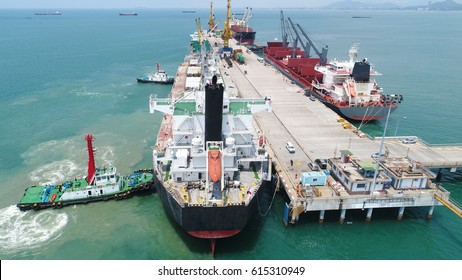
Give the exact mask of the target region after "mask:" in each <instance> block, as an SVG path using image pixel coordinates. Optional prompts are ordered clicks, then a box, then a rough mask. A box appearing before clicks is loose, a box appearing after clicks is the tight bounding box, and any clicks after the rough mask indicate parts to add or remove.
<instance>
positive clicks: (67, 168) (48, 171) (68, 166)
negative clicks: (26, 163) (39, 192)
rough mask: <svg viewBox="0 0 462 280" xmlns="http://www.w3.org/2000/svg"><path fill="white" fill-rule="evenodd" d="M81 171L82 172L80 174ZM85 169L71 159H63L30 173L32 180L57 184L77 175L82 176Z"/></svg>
mask: <svg viewBox="0 0 462 280" xmlns="http://www.w3.org/2000/svg"><path fill="white" fill-rule="evenodd" d="M78 171H80V173H81V174H78ZM82 174H83V169H80V168H79V166H78V165H77V164H76V163H74V162H73V161H71V160H67V159H66V160H61V161H56V162H52V163H49V164H45V165H44V166H41V167H39V168H37V169H36V170H34V171H32V172H31V173H30V179H31V181H32V182H38V183H39V184H57V183H59V182H62V181H64V180H66V179H72V178H73V177H75V176H78V175H80V176H82Z"/></svg>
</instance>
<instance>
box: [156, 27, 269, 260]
mask: <svg viewBox="0 0 462 280" xmlns="http://www.w3.org/2000/svg"><path fill="white" fill-rule="evenodd" d="M198 29H199V27H198ZM202 32H203V31H202V30H198V32H196V33H195V34H194V35H192V36H191V37H192V42H191V49H190V53H189V54H188V55H187V56H186V57H185V63H184V64H182V65H187V67H188V68H187V69H183V70H184V72H185V73H188V74H190V75H188V76H186V81H182V80H179V81H178V83H179V86H181V85H183V90H179V92H183V93H182V94H181V96H177V94H176V93H177V92H176V89H177V88H178V87H177V86H176V85H175V86H174V87H173V88H172V93H171V98H157V96H155V95H151V97H150V101H149V106H150V112H151V113H154V112H155V111H159V112H163V113H164V117H163V121H162V124H161V127H160V130H159V133H158V137H157V143H156V146H155V148H154V150H153V166H154V173H155V179H154V183H155V186H156V189H157V192H158V194H159V197H160V199H161V201H162V203H163V205H164V208H165V209H166V211H167V212H168V213H169V215H171V217H172V218H173V219H174V220H175V222H176V223H178V224H179V225H180V226H181V227H182V228H183V229H184V230H185V231H186V232H187V233H188V234H190V235H192V236H194V237H197V238H204V239H209V240H210V244H211V251H212V255H213V254H214V248H215V241H216V239H219V238H227V237H230V236H233V235H235V234H238V233H239V232H240V231H241V230H243V229H244V228H245V227H246V225H247V224H248V223H249V221H250V220H251V219H252V217H254V215H255V214H256V213H258V212H260V213H265V212H266V211H268V209H269V207H270V206H271V198H272V197H274V191H275V184H274V182H273V181H272V179H273V178H272V176H271V159H270V157H269V155H268V152H267V150H266V141H259V139H260V138H259V134H258V133H257V130H256V128H255V127H254V125H253V114H254V113H256V112H259V111H264V110H267V111H271V99H270V98H259V99H241V98H239V97H238V95H237V92H236V91H235V90H234V89H235V88H234V86H229V87H228V86H226V85H224V81H223V75H221V72H220V69H219V67H218V66H219V63H222V61H221V60H220V57H219V55H218V52H216V51H214V50H213V49H212V48H211V45H210V43H209V42H208V40H204V39H203V38H202V37H204V38H206V37H207V36H205V35H204V36H202ZM188 84H189V85H192V84H195V85H196V84H197V87H196V86H194V87H193V86H191V87H188V86H186V87H185V86H184V85H188ZM175 96H176V97H175ZM260 136H261V135H260Z"/></svg>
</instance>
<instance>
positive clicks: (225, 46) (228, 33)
mask: <svg viewBox="0 0 462 280" xmlns="http://www.w3.org/2000/svg"><path fill="white" fill-rule="evenodd" d="M230 20H231V0H228V6H227V15H226V21H225V26H224V32H223V49H224V50H228V49H229V39H231V38H232V34H231V28H230V27H229V21H230Z"/></svg>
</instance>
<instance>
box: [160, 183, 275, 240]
mask: <svg viewBox="0 0 462 280" xmlns="http://www.w3.org/2000/svg"><path fill="white" fill-rule="evenodd" d="M154 182H155V187H156V189H157V193H158V194H159V197H160V199H161V201H162V204H163V205H164V208H165V210H166V211H167V212H168V214H169V215H170V216H171V217H172V218H173V219H174V220H175V222H176V223H178V224H179V225H180V226H181V227H182V228H183V229H184V230H185V231H186V232H188V233H189V234H191V235H193V236H195V237H199V238H226V237H230V236H232V235H235V234H237V233H239V232H240V231H241V230H242V229H244V228H245V226H246V225H247V223H248V222H249V221H250V220H251V219H252V218H253V216H254V215H255V214H256V213H259V211H261V212H266V210H267V209H268V207H269V206H270V200H271V198H272V194H273V192H274V188H275V186H274V184H272V183H271V182H266V181H263V184H262V186H261V187H260V188H259V190H258V192H257V195H256V196H255V197H254V198H253V199H252V201H251V202H250V203H249V204H248V205H247V206H246V205H244V204H239V205H232V206H227V207H219V206H217V207H203V206H192V205H188V206H184V207H182V206H181V205H180V204H178V202H177V201H176V200H175V199H174V198H173V197H172V195H171V194H170V193H169V192H167V190H166V189H165V188H164V187H163V186H162V184H161V183H160V181H159V180H158V178H157V177H154ZM257 200H258V201H257Z"/></svg>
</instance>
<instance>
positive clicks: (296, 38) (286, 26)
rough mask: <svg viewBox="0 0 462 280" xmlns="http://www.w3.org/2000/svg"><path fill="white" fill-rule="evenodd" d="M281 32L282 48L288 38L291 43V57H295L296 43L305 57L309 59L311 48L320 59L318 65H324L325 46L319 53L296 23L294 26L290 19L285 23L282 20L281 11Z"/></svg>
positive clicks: (326, 48) (286, 43) (325, 58)
mask: <svg viewBox="0 0 462 280" xmlns="http://www.w3.org/2000/svg"><path fill="white" fill-rule="evenodd" d="M281 30H282V42H283V45H284V46H287V45H288V43H289V42H288V39H289V38H290V39H291V41H292V57H295V55H296V49H297V46H298V43H300V45H301V46H302V48H303V51H304V53H305V57H311V55H310V51H311V48H313V50H314V52H315V53H316V55H317V56H318V57H319V58H320V59H321V60H320V62H319V63H320V65H326V63H327V50H328V47H327V46H326V47H323V48H322V50H321V51H319V50H318V49H317V48H316V46H315V45H314V43H313V41H311V39H310V37H308V35H307V34H306V32H305V30H303V28H302V27H301V26H300V24H298V23H297V24H294V23H293V22H292V20H291V19H290V18H287V21H286V20H284V14H283V12H282V11H281ZM292 32H293V33H292ZM300 33H301V34H300ZM302 35H303V37H302ZM303 39H305V40H303Z"/></svg>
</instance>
